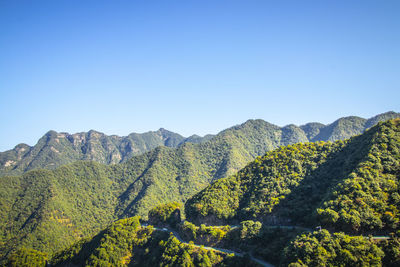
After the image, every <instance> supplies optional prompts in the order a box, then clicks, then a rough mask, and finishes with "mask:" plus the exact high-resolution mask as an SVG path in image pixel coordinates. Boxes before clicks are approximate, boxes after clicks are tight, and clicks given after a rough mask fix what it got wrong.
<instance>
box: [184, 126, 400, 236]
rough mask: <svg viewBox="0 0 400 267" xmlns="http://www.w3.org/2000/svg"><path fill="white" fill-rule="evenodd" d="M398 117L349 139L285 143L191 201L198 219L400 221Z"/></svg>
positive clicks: (378, 228) (353, 225)
mask: <svg viewBox="0 0 400 267" xmlns="http://www.w3.org/2000/svg"><path fill="white" fill-rule="evenodd" d="M399 152H400V121H399V120H391V121H388V122H385V123H381V124H379V125H378V126H376V127H373V128H371V130H369V131H367V132H366V133H365V134H363V135H361V136H357V137H354V138H352V139H350V140H349V141H346V142H343V141H337V142H335V143H330V142H327V143H324V142H317V143H307V144H295V145H289V146H286V147H281V148H279V149H277V150H274V151H272V152H268V153H267V154H266V155H265V156H263V157H259V158H257V159H256V160H255V161H254V162H252V163H250V164H249V165H248V166H246V167H245V168H244V169H243V170H241V171H240V172H238V173H237V174H236V175H233V176H230V177H228V178H225V179H220V180H218V181H217V182H215V183H213V184H212V185H211V186H209V187H208V188H206V189H204V190H203V191H201V192H200V193H198V194H197V195H195V196H193V197H192V198H191V199H189V200H188V201H187V202H186V207H185V210H186V214H187V218H188V219H190V220H192V221H196V222H202V221H205V222H210V221H212V222H217V223H224V222H235V221H241V220H243V219H247V218H250V219H251V218H260V219H262V220H263V221H265V222H268V223H273V224H274V223H275V224H292V223H296V224H297V225H300V224H303V225H308V226H317V225H322V226H324V227H328V228H330V229H335V230H338V231H339V230H341V231H347V232H352V233H359V232H363V233H378V232H382V231H386V232H387V231H396V230H398V227H399V224H398V222H399V219H400V218H399V208H400V207H399V205H400V202H399V199H400V198H399V194H398V188H399V174H400V168H399V166H400V153H399Z"/></svg>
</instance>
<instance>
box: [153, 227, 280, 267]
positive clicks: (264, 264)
mask: <svg viewBox="0 0 400 267" xmlns="http://www.w3.org/2000/svg"><path fill="white" fill-rule="evenodd" d="M146 226H147V225H146ZM154 229H155V230H158V231H164V232H171V233H172V234H173V235H174V236H175V237H176V239H178V240H179V241H180V242H181V243H184V244H187V245H193V246H195V247H199V248H203V249H207V250H215V251H219V252H222V253H227V254H233V255H235V256H239V257H243V256H244V254H243V253H241V252H237V251H233V250H230V249H225V248H216V247H206V246H201V245H196V244H189V243H187V242H186V241H184V240H183V239H182V238H181V236H180V235H179V234H178V233H177V232H176V231H174V230H171V229H168V228H166V227H164V228H158V227H154ZM249 256H250V259H251V260H252V261H255V262H257V263H258V264H260V265H262V266H264V267H275V265H273V264H271V263H269V262H266V261H264V260H261V259H258V258H255V257H253V255H251V254H249Z"/></svg>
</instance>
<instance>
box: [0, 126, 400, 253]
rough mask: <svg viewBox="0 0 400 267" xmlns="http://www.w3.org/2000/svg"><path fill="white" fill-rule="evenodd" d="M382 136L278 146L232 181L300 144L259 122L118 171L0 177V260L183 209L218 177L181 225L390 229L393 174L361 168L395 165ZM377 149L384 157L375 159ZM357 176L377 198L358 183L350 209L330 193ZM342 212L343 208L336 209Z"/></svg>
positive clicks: (297, 133)
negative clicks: (119, 222)
mask: <svg viewBox="0 0 400 267" xmlns="http://www.w3.org/2000/svg"><path fill="white" fill-rule="evenodd" d="M392 123H393V122H392ZM385 125H386V126H385ZM314 126H315V125H314ZM382 127H387V128H388V129H391V130H390V131H392V132H394V133H395V132H396V129H395V127H392V126H390V127H389V126H387V124H382V125H380V126H379V127H376V128H373V129H372V130H370V131H368V132H367V133H366V134H364V135H361V136H358V137H355V138H353V139H351V140H350V141H345V142H342V141H339V142H336V143H331V142H328V143H323V142H317V143H314V144H310V143H299V144H294V145H290V146H287V147H282V148H279V149H277V150H275V151H273V152H268V153H267V154H266V155H264V156H263V157H262V158H258V159H257V160H256V161H254V162H253V163H251V164H250V165H248V166H247V167H246V168H245V169H243V170H242V171H240V172H239V173H238V174H236V175H233V174H234V173H236V172H237V171H238V170H239V169H241V168H242V167H244V166H245V165H246V164H247V163H248V162H249V161H251V160H253V159H254V158H255V157H257V156H260V155H263V154H264V153H265V152H266V151H269V150H272V149H274V148H276V147H279V146H281V145H287V144H291V143H292V142H295V140H299V139H300V140H303V141H305V140H307V139H308V137H307V135H306V134H305V133H304V132H303V131H302V130H301V128H299V127H296V126H293V125H289V126H286V127H284V128H279V127H277V126H274V125H272V124H269V123H266V122H264V121H262V120H249V121H247V122H246V123H244V124H242V125H239V126H235V127H232V128H230V129H227V130H225V131H223V132H221V133H220V134H218V135H217V136H215V137H213V138H212V139H211V140H209V141H205V142H202V143H200V144H193V143H190V142H186V143H183V144H181V145H179V147H178V148H168V147H164V146H163V147H158V148H156V149H154V150H151V151H149V152H146V153H144V154H141V155H138V156H134V157H132V158H131V159H129V160H127V161H126V162H125V163H121V164H115V165H104V164H100V163H96V162H94V161H77V162H75V163H72V164H69V165H64V166H61V167H59V168H57V169H55V170H45V169H41V170H33V171H29V172H26V173H24V174H23V175H20V176H3V177H0V231H1V232H0V251H1V253H2V255H1V257H2V258H3V259H4V257H5V256H6V255H9V253H10V252H12V251H14V250H15V249H17V248H20V247H26V248H28V249H31V248H33V249H37V250H40V251H42V252H45V253H47V254H48V255H49V257H51V256H52V255H53V253H55V252H56V251H59V250H60V249H63V248H66V247H68V246H69V245H71V244H72V243H73V242H75V241H77V240H80V239H81V238H84V237H87V236H90V235H93V234H94V233H96V232H98V231H99V230H101V229H103V228H104V227H106V226H107V225H108V224H109V223H111V222H112V221H114V220H116V219H120V218H125V217H130V216H135V215H142V216H147V212H148V211H149V210H150V209H151V208H152V207H154V206H155V205H157V204H159V203H166V202H172V201H177V202H178V203H184V202H185V201H186V200H187V199H188V198H189V197H191V196H192V195H193V194H195V193H197V192H199V191H200V190H202V189H204V188H205V187H206V186H208V185H209V184H210V183H211V182H213V181H216V180H218V179H220V178H222V177H229V178H226V179H222V180H220V181H217V182H216V183H214V184H213V185H212V186H211V187H209V188H207V189H205V190H204V191H202V192H201V193H200V194H198V195H196V196H194V197H193V198H192V199H191V200H190V201H188V202H187V204H186V209H187V214H188V217H189V218H190V219H191V220H193V221H195V222H200V221H202V220H204V221H206V222H209V223H224V222H230V221H234V222H238V221H241V220H244V219H249V218H250V219H253V218H260V219H262V220H263V221H268V222H273V223H279V222H285V223H292V222H294V221H296V224H303V225H306V224H310V223H311V224H312V225H316V224H321V225H323V226H326V227H331V228H334V229H345V230H348V229H351V230H352V231H353V232H354V233H357V232H360V231H364V230H365V229H368V230H369V231H370V232H371V233H372V232H374V231H383V230H385V229H397V221H398V219H397V206H396V205H397V204H396V203H397V202H396V201H397V200H396V199H397V198H396V194H394V193H393V192H394V191H393V190H396V188H397V187H396V186H397V184H396V183H397V180H396V179H394V178H393V177H392V176H394V177H395V176H396V171H397V170H393V169H390V168H388V167H387V166H386V164H385V165H383V166H384V168H383V169H382V168H381V167H380V165H377V166H378V167H376V166H375V165H376V164H375V163H373V162H372V161H366V160H365V158H366V157H367V155H368V157H372V158H373V157H375V158H378V159H379V160H381V161H383V159H381V157H383V156H385V157H387V158H388V159H390V160H392V158H394V159H396V160H397V158H396V156H393V155H395V154H393V155H392V154H388V153H395V152H393V151H395V150H392V147H396V145H393V144H391V143H390V144H389V143H384V142H386V141H387V140H391V141H390V142H396V141H393V140H394V139H393V138H391V135H393V134H390V138H389V139H387V140H386V139H385V138H381V139H382V140H384V141H379V142H383V143H384V145H382V147H379V146H378V145H376V144H375V143H376V142H378V141H376V142H375V141H371V140H372V139H371V138H373V137H374V136H375V133H376V134H377V133H380V132H381V130H380V129H383V128H382ZM310 128H312V129H314V130H315V128H316V127H310ZM381 139H379V140H381ZM374 140H375V139H374ZM377 140H378V139H377ZM385 140H386V141H385ZM371 144H373V145H371ZM385 146H386V147H387V148H390V149H387V150H385ZM374 151H378V152H376V153H375V152H374ZM386 151H387V152H386ZM371 155H372V156H371ZM370 162H372V163H370ZM385 162H386V161H385ZM395 163H396V161H394V163H393V162H392V163H391V164H395ZM362 164H372V165H371V166H372V167H369V168H372V169H376V168H377V169H378V171H377V172H375V171H374V172H372V171H370V170H369V169H368V168H366V167H365V168H361V169H360V171H358V169H359V168H360V166H364V165H362ZM374 164H375V165H374ZM368 166H369V165H368ZM365 170H368V171H369V172H370V173H367V174H365V175H367V176H366V177H369V176H371V175H372V176H373V177H375V176H377V177H380V178H379V179H380V180H379V181H378V185H379V186H380V187H382V190H386V191H383V193H379V194H377V193H375V191H373V188H374V187H373V186H375V185H374V183H369V182H368V183H366V182H365V183H366V185H367V186H370V187H371V188H367V189H366V190H365V192H364V193H362V196H364V195H365V194H366V193H368V192H374V193H368V194H367V195H365V198H363V197H361V198H359V199H357V198H355V197H354V196H356V195H357V196H358V195H359V194H360V193H359V192H357V191H354V192H353V193H352V194H353V195H354V196H353V195H352V196H351V199H357V202H354V201H353V202H352V201H344V202H343V201H339V197H340V196H338V195H337V194H336V193H335V192H336V191H335V190H338V192H340V190H342V191H343V190H344V191H343V192H347V191H346V190H348V189H349V187H348V186H346V185H347V184H349V183H350V182H351V181H352V180H351V179H352V178H351V177H353V176H354V174H353V172H355V174H356V176H357V175H358V176H357V177H362V178H363V179H366V178H364V176H360V175H361V174H359V172H360V173H363V172H365ZM371 173H372V174H371ZM231 175H233V176H231ZM321 177H322V178H321ZM388 177H389V178H388ZM349 179H350V180H349ZM348 180H349V181H350V182H349V181H348ZM367 181H368V180H367ZM393 183H394V185H393ZM361 186H364V184H361ZM358 187H359V185H357V184H356V185H354V186H353V187H350V188H358ZM333 188H334V189H335V190H333ZM346 194H347V193H346ZM377 201H379V202H377ZM338 203H339V204H338ZM342 203H348V205H347V206H346V207H342V206H340V205H343V204H342ZM360 203H361V204H362V205H361V204H360ZM374 203H383V204H382V205H380V206H377V205H376V204H374ZM357 205H358V206H357ZM379 207H382V209H383V210H382V209H379ZM381 212H384V214H383V215H382V214H381ZM371 219H373V220H372V221H371ZM371 222H373V223H371ZM368 223H369V224H368Z"/></svg>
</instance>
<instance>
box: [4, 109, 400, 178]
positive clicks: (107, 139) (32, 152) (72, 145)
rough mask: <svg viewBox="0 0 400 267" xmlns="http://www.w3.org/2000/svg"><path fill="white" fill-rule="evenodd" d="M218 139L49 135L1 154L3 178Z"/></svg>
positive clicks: (305, 131)
mask: <svg viewBox="0 0 400 267" xmlns="http://www.w3.org/2000/svg"><path fill="white" fill-rule="evenodd" d="M396 117H400V113H395V112H387V113H383V114H380V115H377V116H375V117H373V118H370V119H368V120H367V119H363V118H359V117H345V118H341V119H339V120H337V121H335V122H333V123H332V124H329V125H326V126H325V125H323V124H320V123H308V124H306V125H303V126H300V127H297V126H296V125H288V126H285V127H282V128H280V127H278V126H275V125H272V124H269V129H268V131H267V132H270V131H275V135H270V136H266V137H265V138H266V139H270V140H268V141H266V142H268V143H270V144H271V145H272V146H271V147H270V148H269V149H272V148H275V147H277V146H280V145H286V144H291V143H297V142H315V141H328V140H329V141H335V140H341V139H346V138H349V137H351V136H354V135H357V134H360V133H362V132H363V131H365V129H367V128H369V127H371V126H373V125H375V124H376V123H377V122H379V121H384V120H388V119H392V118H396ZM257 121H262V120H257ZM262 122H263V123H265V124H268V123H267V122H265V121H262ZM234 128H235V127H232V129H234ZM267 132H266V134H267ZM222 133H223V132H222ZM214 136H215V135H206V136H204V137H200V136H198V135H192V136H190V137H188V138H185V137H183V136H181V135H179V134H177V133H174V132H170V131H168V130H165V129H163V128H161V129H159V130H158V131H154V132H147V133H143V134H137V133H132V134H130V135H128V136H125V137H120V136H116V135H110V136H108V135H105V134H103V133H100V132H96V131H93V130H91V131H89V132H87V133H86V132H82V133H76V134H68V133H57V132H55V131H49V132H48V133H46V134H45V135H44V136H43V137H42V138H41V139H39V141H38V143H37V144H36V145H34V146H33V147H30V146H28V145H26V144H19V145H17V146H16V147H15V148H14V149H12V150H8V151H5V152H1V153H0V175H18V174H21V173H23V172H25V171H29V170H32V169H37V168H45V169H55V168H57V167H59V166H61V165H63V164H68V163H71V162H74V161H77V160H92V161H96V162H99V163H103V164H115V163H122V162H125V161H127V160H128V159H130V158H132V157H133V156H136V155H140V154H143V153H144V152H147V151H150V150H152V149H154V148H156V147H158V146H167V147H178V146H180V145H182V144H184V143H196V144H198V143H203V142H206V141H209V140H211V139H212V138H214ZM263 152H265V151H264V150H263Z"/></svg>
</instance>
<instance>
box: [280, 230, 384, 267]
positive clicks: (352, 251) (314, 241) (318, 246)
mask: <svg viewBox="0 0 400 267" xmlns="http://www.w3.org/2000/svg"><path fill="white" fill-rule="evenodd" d="M383 255H384V253H383V252H382V250H381V249H380V248H379V247H378V246H377V245H376V244H374V243H373V242H372V241H371V240H368V238H365V237H362V236H348V235H345V234H343V233H335V234H333V235H331V234H330V233H329V232H328V231H326V230H321V231H318V232H313V233H308V234H303V235H301V236H299V237H297V238H296V239H295V240H294V241H292V242H291V243H290V245H289V246H288V247H287V248H286V249H285V253H284V255H283V257H282V259H283V261H282V266H360V267H361V266H381V264H382V257H383Z"/></svg>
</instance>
